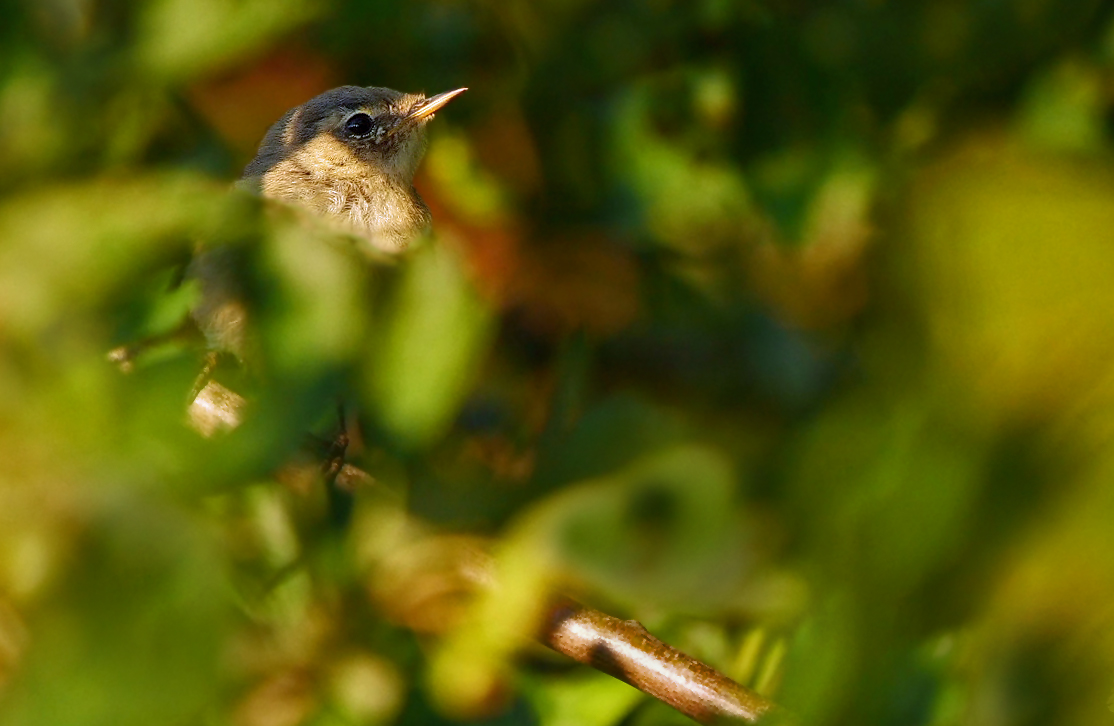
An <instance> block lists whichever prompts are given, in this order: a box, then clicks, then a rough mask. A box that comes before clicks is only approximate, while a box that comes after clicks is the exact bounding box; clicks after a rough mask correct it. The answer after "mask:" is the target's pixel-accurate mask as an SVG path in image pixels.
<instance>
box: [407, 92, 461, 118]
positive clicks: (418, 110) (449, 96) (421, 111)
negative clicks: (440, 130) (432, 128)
mask: <svg viewBox="0 0 1114 726" xmlns="http://www.w3.org/2000/svg"><path fill="white" fill-rule="evenodd" d="M467 90H468V89H467V88H458V89H456V90H455V91H446V92H444V93H438V94H437V95H436V96H434V97H433V98H427V99H426V100H424V101H422V102H421V103H419V104H418V105H417V106H415V107H414V108H412V109H410V113H408V114H406V118H405V119H404V120H406V121H409V122H411V123H413V122H415V121H421V120H423V119H428V118H429V117H430V116H432V115H433V113H434V112H435V111H437V110H438V109H439V108H441V107H442V106H444V105H445V104H446V103H448V102H449V101H451V100H453V99H454V98H456V97H457V96H459V95H460V94H462V93H464V92H465V91H467Z"/></svg>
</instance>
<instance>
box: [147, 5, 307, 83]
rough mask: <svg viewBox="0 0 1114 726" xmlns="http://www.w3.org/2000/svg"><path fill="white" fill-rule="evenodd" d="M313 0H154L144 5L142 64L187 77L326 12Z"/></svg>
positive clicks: (153, 70)
mask: <svg viewBox="0 0 1114 726" xmlns="http://www.w3.org/2000/svg"><path fill="white" fill-rule="evenodd" d="M323 6H324V3H311V2H307V0H279V1H278V2H275V1H274V0H240V2H237V3H235V4H231V5H230V4H228V3H223V2H220V0H203V1H202V2H196V1H194V2H191V1H189V0H154V1H153V2H150V3H147V4H146V5H145V6H143V12H142V15H141V22H140V29H141V34H140V36H139V41H138V43H137V45H136V49H135V52H136V60H137V62H138V64H139V66H140V67H141V68H144V69H145V70H146V71H147V72H148V73H152V74H154V75H156V76H164V77H169V78H174V79H177V78H181V77H184V76H191V75H195V74H197V73H200V72H205V71H209V70H212V69H213V68H214V67H216V66H219V65H221V64H223V63H226V62H227V61H229V60H231V59H234V58H238V57H243V56H245V55H247V54H248V53H251V52H252V51H255V50H257V49H259V48H260V47H261V46H262V45H263V44H264V43H266V42H268V41H272V40H273V39H275V38H276V37H279V36H281V35H284V34H286V33H289V32H290V31H292V30H294V29H295V28H297V27H298V26H300V25H302V24H303V23H305V22H306V21H308V20H310V19H312V18H313V17H315V16H317V15H318V14H319V13H321V12H322V10H323V9H324V7H323Z"/></svg>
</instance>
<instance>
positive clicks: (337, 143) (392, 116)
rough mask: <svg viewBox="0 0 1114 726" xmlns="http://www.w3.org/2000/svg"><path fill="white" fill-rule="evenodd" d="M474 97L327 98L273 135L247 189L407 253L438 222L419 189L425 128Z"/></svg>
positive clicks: (343, 92) (364, 92) (292, 114)
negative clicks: (455, 102) (457, 101)
mask: <svg viewBox="0 0 1114 726" xmlns="http://www.w3.org/2000/svg"><path fill="white" fill-rule="evenodd" d="M466 90H468V89H466V88H458V89H456V90H454V91H447V92H445V93H440V94H437V95H435V96H432V97H428V98H427V97H426V96H425V95H423V94H420V93H402V92H399V91H395V90H392V89H390V88H379V87H374V86H372V87H366V88H365V87H361V86H341V87H340V88H334V89H332V90H331V91H326V92H325V93H322V94H321V95H319V96H316V97H314V98H312V99H310V100H309V101H306V102H305V103H303V104H302V105H301V106H297V107H296V108H293V109H291V110H289V111H287V112H286V113H285V114H284V115H283V116H282V118H280V119H279V120H278V121H277V122H276V123H275V124H274V125H273V126H272V127H271V128H270V130H269V131H267V133H266V135H265V136H264V137H263V141H262V142H261V143H260V145H259V150H258V152H257V153H256V156H255V158H254V159H252V161H251V163H249V164H248V165H247V167H246V168H245V169H244V174H243V177H242V179H241V182H240V186H241V187H244V188H247V189H249V190H252V191H256V192H258V193H260V194H262V196H264V197H269V198H273V199H279V200H282V201H285V202H290V203H293V204H296V205H300V206H302V207H304V208H306V209H308V210H309V211H311V212H313V213H315V214H317V215H319V216H322V217H325V218H327V219H330V220H332V221H334V222H338V223H339V224H341V226H343V227H344V228H345V230H346V231H348V232H350V233H352V234H354V235H356V236H357V237H360V238H363V239H364V240H366V241H367V242H368V243H370V244H371V245H372V247H373V248H375V249H378V250H380V251H383V252H388V253H393V252H398V251H400V250H403V249H405V248H406V247H407V246H408V245H409V244H410V243H411V242H412V241H413V240H414V239H416V238H417V237H419V236H421V235H422V234H423V233H425V232H426V231H427V230H428V228H429V226H430V221H431V220H430V213H429V208H428V207H427V206H426V205H425V202H423V201H422V198H421V197H420V196H418V193H417V191H415V189H414V186H413V180H414V173H415V171H417V168H418V164H419V162H420V161H421V159H422V156H423V155H424V153H425V148H426V134H425V126H426V124H427V123H428V122H429V121H430V120H431V119H432V118H433V116H434V114H435V113H436V112H437V111H438V110H439V109H441V108H442V107H443V106H444V105H445V104H447V103H448V102H449V101H451V100H452V99H454V98H456V97H457V96H459V95H460V94H461V93H463V92H464V91H466Z"/></svg>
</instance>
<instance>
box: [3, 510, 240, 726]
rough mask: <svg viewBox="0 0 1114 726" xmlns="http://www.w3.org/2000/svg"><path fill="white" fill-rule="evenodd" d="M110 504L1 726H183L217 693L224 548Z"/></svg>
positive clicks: (183, 521) (40, 627) (50, 611)
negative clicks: (171, 725) (163, 725)
mask: <svg viewBox="0 0 1114 726" xmlns="http://www.w3.org/2000/svg"><path fill="white" fill-rule="evenodd" d="M106 504H107V506H106V507H104V509H103V511H101V512H99V513H98V515H97V518H96V519H95V520H94V521H93V522H92V528H91V529H90V531H89V532H88V533H87V534H86V535H85V537H84V540H85V541H84V542H83V546H82V547H81V553H80V556H79V557H78V558H77V559H76V560H75V561H74V562H73V563H72V568H73V569H72V571H71V576H70V578H69V580H68V582H67V583H66V584H65V586H64V588H63V589H61V590H60V591H59V592H57V593H56V595H55V597H54V598H52V600H51V602H50V603H49V604H46V605H45V607H44V608H43V610H42V612H41V613H39V614H38V615H37V617H36V618H35V622H34V628H35V633H36V637H35V643H34V648H32V649H31V651H30V653H29V657H28V659H27V662H26V663H25V664H24V665H23V668H22V669H21V671H20V673H19V676H18V678H17V679H16V681H15V682H14V683H13V684H12V687H11V690H10V692H8V693H7V694H6V697H5V707H4V708H3V709H2V710H0V723H4V724H13V725H15V724H46V723H50V724H58V725H59V726H66V725H68V724H74V725H75V726H76V725H77V724H82V725H83V726H96V725H98V724H103V725H104V726H108V725H109V724H112V725H113V726H127V725H129V724H135V725H136V726H138V725H139V724H150V723H182V722H186V721H189V720H192V719H195V718H197V717H198V715H199V714H201V713H203V712H204V711H205V710H206V709H207V708H208V707H209V706H210V705H211V704H212V703H213V701H214V699H215V698H216V697H217V695H218V692H219V685H220V683H221V677H222V667H221V656H222V647H221V646H222V643H223V640H224V637H225V636H226V633H227V626H228V625H229V624H230V620H229V618H228V615H229V611H228V603H227V599H226V588H227V583H226V581H225V579H224V577H223V568H222V566H221V564H220V561H219V558H218V557H217V550H216V548H215V546H214V542H212V541H211V540H210V538H209V537H208V535H207V533H206V532H205V529H204V527H200V526H199V525H198V523H197V522H194V521H190V520H189V519H188V518H186V517H183V516H182V515H181V514H179V513H177V512H173V511H170V510H167V509H166V508H165V507H161V506H159V505H157V504H153V503H152V502H150V501H143V500H142V499H136V498H131V497H127V496H125V497H123V498H121V499H118V500H117V501H116V502H112V503H109V502H106ZM123 693H126V694H128V695H127V697H126V698H121V697H120V694H123Z"/></svg>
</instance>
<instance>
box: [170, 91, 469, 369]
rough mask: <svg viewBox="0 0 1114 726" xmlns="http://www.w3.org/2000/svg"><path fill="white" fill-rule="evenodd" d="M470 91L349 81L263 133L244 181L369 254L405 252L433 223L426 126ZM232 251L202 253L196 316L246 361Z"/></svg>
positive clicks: (213, 342)
mask: <svg viewBox="0 0 1114 726" xmlns="http://www.w3.org/2000/svg"><path fill="white" fill-rule="evenodd" d="M466 90H468V89H466V88H458V89H456V90H455V91H447V92H445V93H440V94H437V95H436V96H432V97H428V98H427V97H426V96H425V95H423V94H420V93H402V92H400V91H395V90H392V89H390V88H379V87H375V86H369V87H366V88H365V87H361V86H341V87H340V88H334V89H332V90H331V91H326V92H324V93H322V94H321V95H319V96H316V97H314V98H312V99H310V100H309V101H306V102H305V103H303V104H302V105H301V106H297V107H295V108H292V109H291V110H289V111H287V112H286V113H285V114H284V115H283V116H282V118H280V119H279V120H278V121H277V122H276V123H275V124H274V125H273V126H271V128H270V130H269V131H267V133H266V135H265V136H264V137H263V141H262V142H261V143H260V145H259V150H258V152H257V153H256V155H255V158H254V159H253V160H252V161H251V163H249V164H248V165H247V167H246V168H245V169H244V174H243V177H242V178H241V179H240V182H239V184H238V186H240V187H241V188H245V189H248V190H249V191H253V192H257V193H259V194H261V195H263V196H264V197H270V198H273V199H277V200H280V201H284V202H289V203H292V204H294V205H297V206H299V207H302V208H304V209H306V210H308V211H310V212H311V213H313V214H315V215H318V216H320V217H322V218H324V219H325V220H327V221H328V222H330V223H332V224H333V225H334V226H336V227H337V228H338V229H339V230H340V231H343V232H347V233H349V234H352V235H354V236H355V237H357V238H358V239H360V240H362V241H364V242H366V243H367V245H368V246H369V251H372V252H375V251H378V252H386V253H397V252H401V251H402V250H404V249H405V248H406V247H407V246H408V245H409V244H410V243H411V242H413V241H414V240H415V239H417V238H418V237H420V236H421V235H423V234H424V233H425V232H426V231H427V230H428V229H429V226H430V221H431V220H430V213H429V208H428V207H427V206H426V204H425V202H423V201H422V198H421V197H420V196H418V193H417V191H416V190H415V189H414V185H413V181H414V172H415V171H417V168H418V164H419V163H420V162H421V159H422V156H423V155H424V154H425V148H426V133H425V126H426V124H427V123H428V122H429V121H430V119H432V118H433V115H434V113H436V112H437V111H438V110H439V109H441V108H442V107H443V106H444V105H445V104H446V103H448V102H449V101H451V100H452V99H454V98H456V97H457V96H459V95H460V94H461V93H464V91H466ZM232 268H233V266H232V265H231V264H230V263H229V261H228V259H227V257H226V254H225V251H222V250H221V249H220V248H219V247H218V248H210V249H208V250H205V251H202V252H200V253H199V254H198V255H196V256H195V258H194V260H193V261H192V262H191V263H190V265H189V269H188V270H187V273H186V275H187V277H188V278H191V279H195V280H197V281H198V282H199V283H200V287H201V296H200V301H199V303H198V304H197V305H196V307H195V308H194V310H193V318H194V320H195V321H196V323H197V325H198V327H199V328H200V329H201V330H202V332H203V333H204V334H205V337H206V338H207V339H208V342H209V345H210V347H211V348H212V349H213V350H215V351H225V352H229V353H232V354H234V355H235V356H236V357H237V358H239V359H241V360H242V359H243V357H244V352H245V344H246V342H245V337H246V328H247V320H246V318H247V312H246V309H245V305H244V299H243V296H242V295H241V294H240V291H239V286H238V284H237V280H236V275H235V273H234V270H233V269H232Z"/></svg>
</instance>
